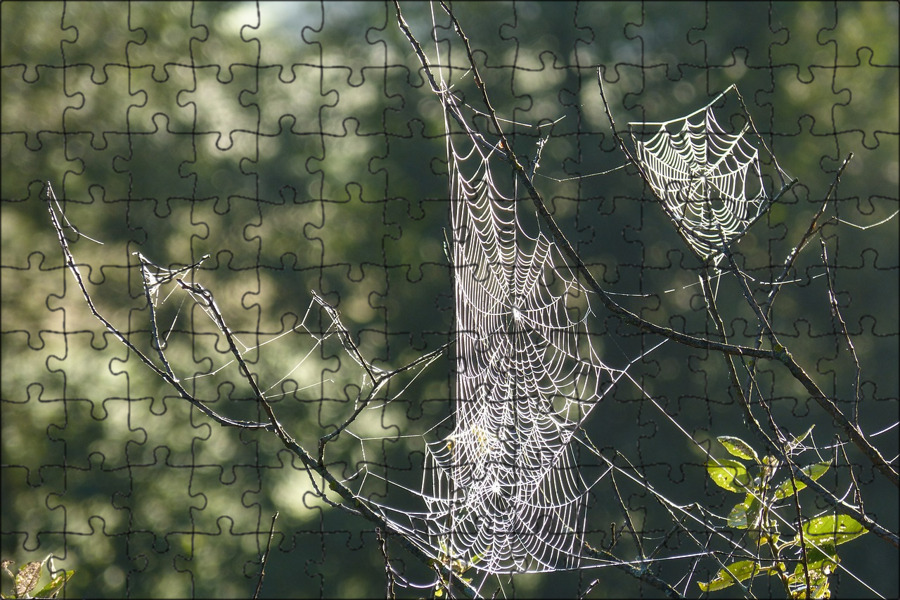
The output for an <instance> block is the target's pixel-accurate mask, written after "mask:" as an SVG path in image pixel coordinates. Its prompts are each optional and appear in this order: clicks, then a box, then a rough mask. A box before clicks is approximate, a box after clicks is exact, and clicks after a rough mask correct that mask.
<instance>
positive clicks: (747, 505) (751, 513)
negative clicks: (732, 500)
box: [728, 494, 762, 529]
mask: <svg viewBox="0 0 900 600" xmlns="http://www.w3.org/2000/svg"><path fill="white" fill-rule="evenodd" d="M760 508H762V504H761V503H760V502H759V500H757V499H756V498H754V497H753V494H747V496H746V498H744V501H743V502H740V503H738V504H735V505H734V508H732V509H731V512H730V513H729V514H728V526H729V527H734V528H735V529H748V528H749V527H752V526H753V524H754V523H756V518H757V516H759V509H760Z"/></svg>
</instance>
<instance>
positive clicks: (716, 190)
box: [629, 85, 785, 264]
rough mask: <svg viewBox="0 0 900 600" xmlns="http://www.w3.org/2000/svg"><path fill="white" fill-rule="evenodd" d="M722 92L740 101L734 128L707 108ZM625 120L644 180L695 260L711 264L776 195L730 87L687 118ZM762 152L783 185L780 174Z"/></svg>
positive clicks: (746, 117)
mask: <svg viewBox="0 0 900 600" xmlns="http://www.w3.org/2000/svg"><path fill="white" fill-rule="evenodd" d="M729 94H731V95H733V96H736V97H737V99H738V100H739V101H740V111H739V112H738V114H739V116H740V117H741V118H740V120H741V121H743V124H742V125H741V126H740V127H736V128H732V127H730V125H729V126H723V125H722V124H720V122H719V120H718V118H717V116H716V112H715V110H714V108H715V107H716V106H717V105H718V104H720V103H721V102H722V101H723V99H725V98H726V96H728V95H729ZM629 126H630V128H631V134H632V140H633V141H634V145H635V148H636V150H637V160H638V162H639V163H640V165H641V167H642V171H643V174H644V177H645V178H646V180H647V183H648V184H649V185H650V187H651V188H652V190H653V192H654V194H656V196H657V197H658V198H659V199H660V200H662V203H663V207H664V208H665V210H666V213H667V214H668V215H669V217H670V218H671V219H672V221H673V222H674V223H675V225H676V227H677V228H678V231H679V233H680V234H681V236H682V237H683V238H684V240H685V241H686V242H687V243H688V245H689V246H690V247H691V249H693V251H694V252H695V253H696V254H697V255H698V256H699V257H700V258H701V259H702V260H709V261H711V262H712V263H714V264H717V263H718V262H719V261H720V260H721V259H722V257H723V255H724V254H723V252H724V248H725V247H727V246H728V245H729V244H730V243H731V242H732V241H734V240H735V239H737V238H739V237H740V236H742V235H743V234H744V232H746V231H747V229H748V228H749V227H750V226H751V225H752V224H753V223H754V222H755V221H756V220H757V219H758V218H759V217H760V216H762V215H763V214H764V213H765V211H766V210H767V208H768V207H769V204H770V203H771V201H772V200H773V198H776V197H777V196H778V194H780V193H781V190H779V191H777V192H774V193H773V192H772V191H771V188H772V187H773V186H772V185H769V188H770V189H769V190H767V188H766V181H765V178H764V175H763V167H764V165H763V162H762V160H761V155H760V150H759V148H758V147H757V146H755V145H754V144H753V143H751V138H753V137H755V138H757V139H758V140H759V145H761V146H763V147H765V144H764V143H762V140H761V138H759V135H758V133H757V132H756V131H755V129H754V128H753V123H752V121H751V119H750V116H749V114H748V113H747V111H746V108H745V107H744V103H743V100H742V99H741V97H740V94H739V93H738V91H737V88H736V87H735V86H734V85H732V86H730V87H729V88H728V89H726V90H725V91H724V92H722V93H721V94H719V95H718V96H717V97H716V98H715V99H713V100H712V102H710V103H709V104H707V105H706V106H705V107H703V108H701V109H699V110H697V111H695V112H693V113H691V114H689V115H687V116H684V117H681V118H678V119H672V120H670V121H663V122H655V123H654V122H641V123H629ZM769 156H770V157H771V162H772V164H773V166H774V171H775V173H776V174H777V176H778V177H779V179H780V183H781V186H782V188H781V189H782V190H783V189H784V185H785V177H784V172H783V171H782V170H781V169H780V168H779V167H778V165H777V163H776V162H775V159H774V157H773V156H771V153H769Z"/></svg>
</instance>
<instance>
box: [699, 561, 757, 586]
mask: <svg viewBox="0 0 900 600" xmlns="http://www.w3.org/2000/svg"><path fill="white" fill-rule="evenodd" d="M729 571H730V573H729ZM760 572H761V570H760V568H759V565H758V564H757V563H756V562H754V561H752V560H739V561H737V562H733V563H731V564H730V565H726V567H725V568H724V569H719V572H718V573H716V576H715V578H714V579H713V580H712V581H709V582H708V583H704V582H702V581H698V582H697V585H699V586H700V590H701V591H704V592H714V591H716V590H724V589H725V588H727V587H731V586H732V585H734V580H735V578H737V580H738V581H744V580H745V579H748V578H750V577H754V576H756V575H758V574H759V573H760Z"/></svg>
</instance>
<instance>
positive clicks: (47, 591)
mask: <svg viewBox="0 0 900 600" xmlns="http://www.w3.org/2000/svg"><path fill="white" fill-rule="evenodd" d="M74 574H75V571H63V572H62V573H60V574H59V575H57V576H56V577H54V578H53V580H52V581H51V582H50V583H48V584H47V585H45V586H44V587H42V588H41V589H40V590H38V591H37V592H35V593H34V597H35V598H56V596H57V595H58V594H59V593H60V592H61V591H62V589H63V588H64V587H65V586H66V584H67V583H69V580H70V579H72V575H74Z"/></svg>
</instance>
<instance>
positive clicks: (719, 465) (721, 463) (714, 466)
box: [706, 458, 750, 493]
mask: <svg viewBox="0 0 900 600" xmlns="http://www.w3.org/2000/svg"><path fill="white" fill-rule="evenodd" d="M706 471H707V472H708V473H709V477H710V479H712V480H713V481H714V482H715V484H716V485H718V486H719V487H720V488H724V489H726V490H728V491H729V492H737V493H741V492H745V491H746V486H747V484H748V483H750V475H749V474H748V473H747V467H745V466H744V464H743V463H739V462H738V461H736V460H729V459H727V458H720V459H710V461H709V463H708V464H707V465H706Z"/></svg>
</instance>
